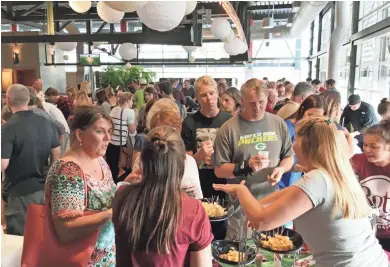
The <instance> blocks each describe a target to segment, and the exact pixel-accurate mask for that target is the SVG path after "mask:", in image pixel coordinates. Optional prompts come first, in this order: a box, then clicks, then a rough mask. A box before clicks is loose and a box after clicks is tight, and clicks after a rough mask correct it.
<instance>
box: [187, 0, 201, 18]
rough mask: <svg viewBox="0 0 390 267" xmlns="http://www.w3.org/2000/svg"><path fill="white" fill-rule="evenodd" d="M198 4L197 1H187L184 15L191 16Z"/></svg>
mask: <svg viewBox="0 0 390 267" xmlns="http://www.w3.org/2000/svg"><path fill="white" fill-rule="evenodd" d="M197 4H198V2H197V1H187V2H186V13H185V14H186V15H189V14H191V13H192V12H193V11H194V10H195V8H196V5H197Z"/></svg>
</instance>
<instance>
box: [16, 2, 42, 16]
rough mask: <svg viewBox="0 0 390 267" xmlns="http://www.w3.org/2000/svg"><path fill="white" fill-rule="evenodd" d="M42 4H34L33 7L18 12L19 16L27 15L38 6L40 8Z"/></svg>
mask: <svg viewBox="0 0 390 267" xmlns="http://www.w3.org/2000/svg"><path fill="white" fill-rule="evenodd" d="M44 5H45V4H44V3H41V4H37V5H34V6H33V7H31V8H29V9H27V10H25V11H23V12H22V13H20V14H19V16H21V17H23V16H27V15H29V14H30V13H32V12H34V11H35V10H37V9H38V8H40V7H42V6H44Z"/></svg>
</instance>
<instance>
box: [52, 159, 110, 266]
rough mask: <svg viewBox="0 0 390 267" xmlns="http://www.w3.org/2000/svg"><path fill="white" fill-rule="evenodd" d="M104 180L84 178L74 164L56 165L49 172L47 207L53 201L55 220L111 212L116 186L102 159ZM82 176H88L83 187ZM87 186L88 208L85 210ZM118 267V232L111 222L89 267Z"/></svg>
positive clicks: (59, 162)
mask: <svg viewBox="0 0 390 267" xmlns="http://www.w3.org/2000/svg"><path fill="white" fill-rule="evenodd" d="M99 162H100V166H101V167H102V170H103V179H102V180H100V181H98V180H95V179H92V178H91V177H90V176H89V175H87V174H85V173H84V172H83V170H82V169H81V167H80V166H79V165H78V164H76V163H75V162H73V161H64V160H61V159H60V160H58V161H56V162H55V163H54V164H53V165H52V166H51V168H50V170H49V173H48V175H47V179H46V185H45V203H46V204H47V203H48V201H50V205H51V213H52V216H53V218H55V217H57V218H70V217H79V216H82V215H83V211H84V210H89V211H104V210H107V209H110V208H111V204H112V200H113V198H114V195H115V191H116V185H115V184H114V182H113V180H112V175H111V171H110V168H109V167H108V165H107V163H106V161H105V160H104V159H103V158H100V159H99ZM83 175H85V181H86V182H87V185H85V184H84V180H83ZM85 186H87V207H85V201H86V199H85ZM92 266H93V267H114V266H115V232H114V227H113V224H112V222H111V221H109V222H107V223H105V224H104V225H103V226H102V227H101V229H100V234H99V237H98V240H97V242H96V246H95V250H94V251H93V253H92V255H91V259H90V261H89V263H88V267H92Z"/></svg>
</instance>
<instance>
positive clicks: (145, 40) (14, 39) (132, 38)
mask: <svg viewBox="0 0 390 267" xmlns="http://www.w3.org/2000/svg"><path fill="white" fill-rule="evenodd" d="M102 41H108V43H110V44H122V43H133V44H166V45H186V46H193V45H198V46H200V45H201V43H200V40H199V41H197V42H194V41H192V37H191V31H190V29H189V27H187V28H185V29H183V28H182V29H179V30H175V31H170V32H156V31H150V32H144V33H138V32H137V33H115V34H67V35H36V36H23V35H22V36H20V35H15V36H3V35H2V36H1V43H2V44H5V43H56V42H87V43H89V42H102Z"/></svg>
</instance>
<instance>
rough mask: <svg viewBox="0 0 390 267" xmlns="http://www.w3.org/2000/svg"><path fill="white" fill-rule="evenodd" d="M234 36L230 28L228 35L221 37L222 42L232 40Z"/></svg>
mask: <svg viewBox="0 0 390 267" xmlns="http://www.w3.org/2000/svg"><path fill="white" fill-rule="evenodd" d="M234 36H235V35H234V31H233V30H232V29H230V33H229V35H228V36H227V37H226V38H223V39H222V42H224V43H228V42H230V41H231V40H233V38H234Z"/></svg>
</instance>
